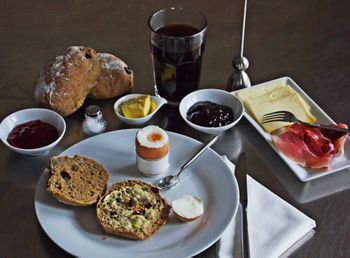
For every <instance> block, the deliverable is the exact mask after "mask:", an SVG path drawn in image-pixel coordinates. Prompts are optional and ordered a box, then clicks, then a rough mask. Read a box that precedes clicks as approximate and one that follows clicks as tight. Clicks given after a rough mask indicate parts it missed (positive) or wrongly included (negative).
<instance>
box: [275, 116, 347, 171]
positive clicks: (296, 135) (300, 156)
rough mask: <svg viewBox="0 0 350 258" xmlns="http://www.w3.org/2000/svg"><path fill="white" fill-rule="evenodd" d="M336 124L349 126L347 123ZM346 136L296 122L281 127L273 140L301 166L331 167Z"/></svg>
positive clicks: (281, 150)
mask: <svg viewBox="0 0 350 258" xmlns="http://www.w3.org/2000/svg"><path fill="white" fill-rule="evenodd" d="M336 126H337V127H342V128H347V125H345V124H339V125H336ZM346 137H347V135H346V134H344V133H337V132H334V131H331V130H320V129H318V128H313V127H308V126H304V125H301V124H299V123H294V124H292V125H291V126H286V127H283V128H281V129H279V130H278V131H277V132H276V134H273V135H272V141H273V144H274V145H275V147H276V148H277V149H278V150H279V151H280V152H282V153H283V154H284V155H286V156H287V157H288V158H290V159H292V160H293V161H295V162H296V163H298V164H300V165H301V166H304V167H308V168H315V169H329V168H330V164H331V161H332V159H333V158H334V156H335V155H336V154H338V153H340V152H342V149H343V146H344V142H345V140H346Z"/></svg>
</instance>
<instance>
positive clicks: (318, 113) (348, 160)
mask: <svg viewBox="0 0 350 258" xmlns="http://www.w3.org/2000/svg"><path fill="white" fill-rule="evenodd" d="M277 83H284V84H287V85H289V86H290V87H292V88H293V89H294V90H295V91H296V92H297V93H298V94H299V95H300V96H301V97H302V98H303V99H304V100H305V101H306V103H307V104H308V105H309V106H310V111H311V113H312V114H313V115H314V116H315V117H316V119H317V122H319V123H321V124H334V123H335V122H334V121H333V120H332V119H331V118H330V117H329V116H328V115H327V114H326V113H325V112H324V111H323V110H322V109H321V108H320V107H319V106H318V105H317V104H316V103H315V102H314V101H313V100H312V99H311V98H310V97H309V96H308V95H307V94H306V93H305V92H304V91H303V90H302V89H301V88H300V87H299V86H298V84H296V82H294V81H293V80H292V79H291V78H289V77H282V78H279V79H275V80H272V81H268V82H264V83H261V84H258V85H255V86H254V88H260V87H265V86H267V85H270V84H277ZM244 117H245V118H247V119H248V121H249V122H250V123H251V124H252V125H253V126H254V127H255V129H256V130H257V131H258V132H259V133H260V134H261V135H262V137H264V139H265V140H266V141H267V142H268V143H269V144H270V146H271V147H272V148H273V149H274V150H275V151H276V152H277V153H278V155H279V156H280V157H281V158H282V159H283V160H284V162H285V163H286V164H287V165H288V166H289V167H290V169H291V170H292V171H293V172H294V174H295V175H296V176H297V177H298V178H299V179H300V180H301V181H303V182H306V181H310V180H313V179H316V178H319V177H323V176H326V175H329V174H332V173H335V172H337V171H339V170H343V169H345V168H348V167H350V141H349V137H348V139H347V141H346V142H345V146H344V155H342V156H340V157H336V158H334V159H333V161H332V163H331V169H329V170H318V169H309V168H304V167H302V166H300V165H298V164H296V163H295V162H294V161H292V160H291V159H289V158H288V157H286V156H285V155H284V154H283V153H281V152H279V151H278V150H277V149H276V148H275V147H274V145H273V144H272V140H271V135H270V134H268V133H266V132H265V131H264V129H263V128H262V127H261V126H260V125H259V124H258V123H257V122H256V121H255V120H254V118H253V117H252V116H250V114H249V112H247V110H246V109H245V110H244Z"/></svg>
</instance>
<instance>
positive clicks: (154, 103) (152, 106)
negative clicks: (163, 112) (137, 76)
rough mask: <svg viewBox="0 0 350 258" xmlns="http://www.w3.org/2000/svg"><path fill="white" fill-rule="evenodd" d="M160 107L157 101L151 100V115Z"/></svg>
mask: <svg viewBox="0 0 350 258" xmlns="http://www.w3.org/2000/svg"><path fill="white" fill-rule="evenodd" d="M157 107H158V104H157V102H156V101H155V100H153V99H151V110H150V112H149V113H153V112H154V111H155V110H156V109H157Z"/></svg>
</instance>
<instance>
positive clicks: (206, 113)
mask: <svg viewBox="0 0 350 258" xmlns="http://www.w3.org/2000/svg"><path fill="white" fill-rule="evenodd" d="M179 112H180V114H181V116H182V118H183V119H184V120H185V122H186V123H187V124H188V125H190V126H191V127H192V128H194V129H196V130H198V131H201V132H203V133H207V134H219V133H222V132H223V131H225V130H228V129H230V128H232V127H233V126H234V125H235V124H237V123H238V122H239V120H240V119H241V118H242V116H243V104H242V102H241V101H240V100H239V99H238V98H237V97H236V96H234V95H233V94H232V93H229V92H227V91H224V90H219V89H202V90H197V91H194V92H192V93H190V94H188V95H187V96H185V97H184V98H183V99H182V101H181V102H180V105H179Z"/></svg>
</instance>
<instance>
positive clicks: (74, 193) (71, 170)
mask: <svg viewBox="0 0 350 258" xmlns="http://www.w3.org/2000/svg"><path fill="white" fill-rule="evenodd" d="M49 171H50V174H51V175H50V178H49V180H48V183H47V190H48V191H49V192H50V193H51V194H52V195H53V196H54V197H55V198H56V199H57V200H58V201H60V202H62V203H65V204H68V205H73V206H87V205H91V204H94V203H96V202H97V201H98V199H99V198H100V197H101V196H102V195H103V193H104V192H105V191H106V188H107V182H108V178H109V175H108V172H107V171H106V170H105V169H104V167H103V166H102V165H101V164H99V163H98V162H97V161H95V160H93V159H89V158H86V157H83V156H79V155H75V156H74V157H73V158H70V157H68V156H58V157H52V158H50V161H49Z"/></svg>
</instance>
